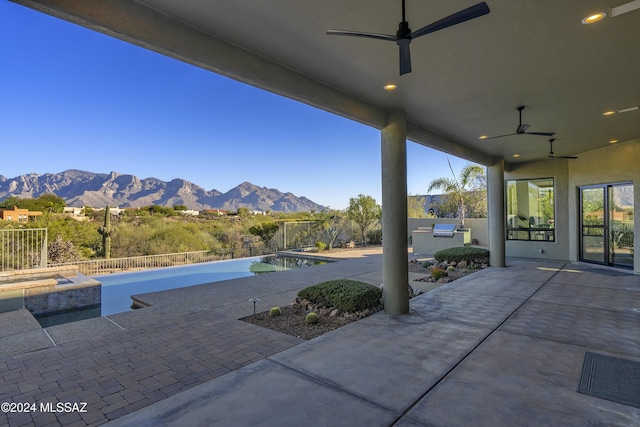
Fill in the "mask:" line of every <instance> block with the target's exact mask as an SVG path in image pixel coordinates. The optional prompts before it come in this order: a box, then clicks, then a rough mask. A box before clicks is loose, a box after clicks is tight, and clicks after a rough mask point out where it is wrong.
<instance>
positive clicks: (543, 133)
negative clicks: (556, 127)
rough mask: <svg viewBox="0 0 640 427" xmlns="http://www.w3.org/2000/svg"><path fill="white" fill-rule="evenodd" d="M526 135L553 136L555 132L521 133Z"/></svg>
mask: <svg viewBox="0 0 640 427" xmlns="http://www.w3.org/2000/svg"><path fill="white" fill-rule="evenodd" d="M522 133H524V134H526V135H541V136H553V135H555V134H556V133H555V132H522Z"/></svg>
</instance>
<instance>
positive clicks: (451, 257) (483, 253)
mask: <svg viewBox="0 0 640 427" xmlns="http://www.w3.org/2000/svg"><path fill="white" fill-rule="evenodd" d="M433 257H434V258H435V259H436V261H439V262H442V261H449V262H460V261H467V262H470V261H474V262H475V261H482V262H489V251H488V250H486V249H482V248H473V247H468V246H465V247H461V248H449V249H443V250H441V251H438V252H436V253H435V254H433ZM485 260H486V261H485Z"/></svg>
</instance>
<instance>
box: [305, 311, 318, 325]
mask: <svg viewBox="0 0 640 427" xmlns="http://www.w3.org/2000/svg"><path fill="white" fill-rule="evenodd" d="M319 319H320V318H319V317H318V315H317V314H316V313H314V312H313V311H312V312H311V313H309V314H307V317H305V319H304V320H305V321H306V322H307V323H309V324H311V325H313V324H315V323H318V320H319Z"/></svg>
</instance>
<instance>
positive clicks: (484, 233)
mask: <svg viewBox="0 0 640 427" xmlns="http://www.w3.org/2000/svg"><path fill="white" fill-rule="evenodd" d="M457 223H458V219H457V218H409V222H408V227H407V237H411V232H412V231H413V230H417V229H418V227H431V226H432V225H433V224H457ZM464 226H465V227H467V228H470V229H471V238H472V239H477V240H478V245H480V246H487V245H488V241H489V238H488V235H489V232H488V228H487V219H486V218H465V220H464Z"/></svg>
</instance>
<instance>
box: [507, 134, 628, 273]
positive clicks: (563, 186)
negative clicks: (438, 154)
mask: <svg viewBox="0 0 640 427" xmlns="http://www.w3.org/2000/svg"><path fill="white" fill-rule="evenodd" d="M549 177H553V178H554V182H555V203H556V206H555V212H556V223H555V225H556V241H555V242H543V241H535V242H525V241H507V242H506V253H507V256H510V257H524V258H543V259H558V260H568V261H574V262H575V261H578V260H579V255H580V254H579V250H580V241H579V237H580V235H579V233H580V230H579V225H580V222H579V216H580V211H579V209H580V205H579V200H578V198H579V187H580V186H585V185H594V184H611V183H622V182H631V183H633V184H634V212H635V215H634V228H635V231H636V236H637V233H638V231H639V230H640V140H636V141H631V142H626V143H622V144H616V145H612V146H609V147H606V148H603V149H600V150H594V151H590V152H587V153H582V154H580V155H579V158H578V159H577V160H566V159H555V160H543V161H538V162H532V163H526V164H523V165H511V168H510V170H509V171H506V172H505V179H533V178H549ZM639 247H640V245H639V244H638V239H637V238H636V239H635V241H634V252H635V253H636V254H637V253H638V248H639ZM540 250H542V251H544V252H543V253H541V252H540ZM634 271H635V273H636V274H640V257H639V256H638V255H636V256H635V259H634Z"/></svg>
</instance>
